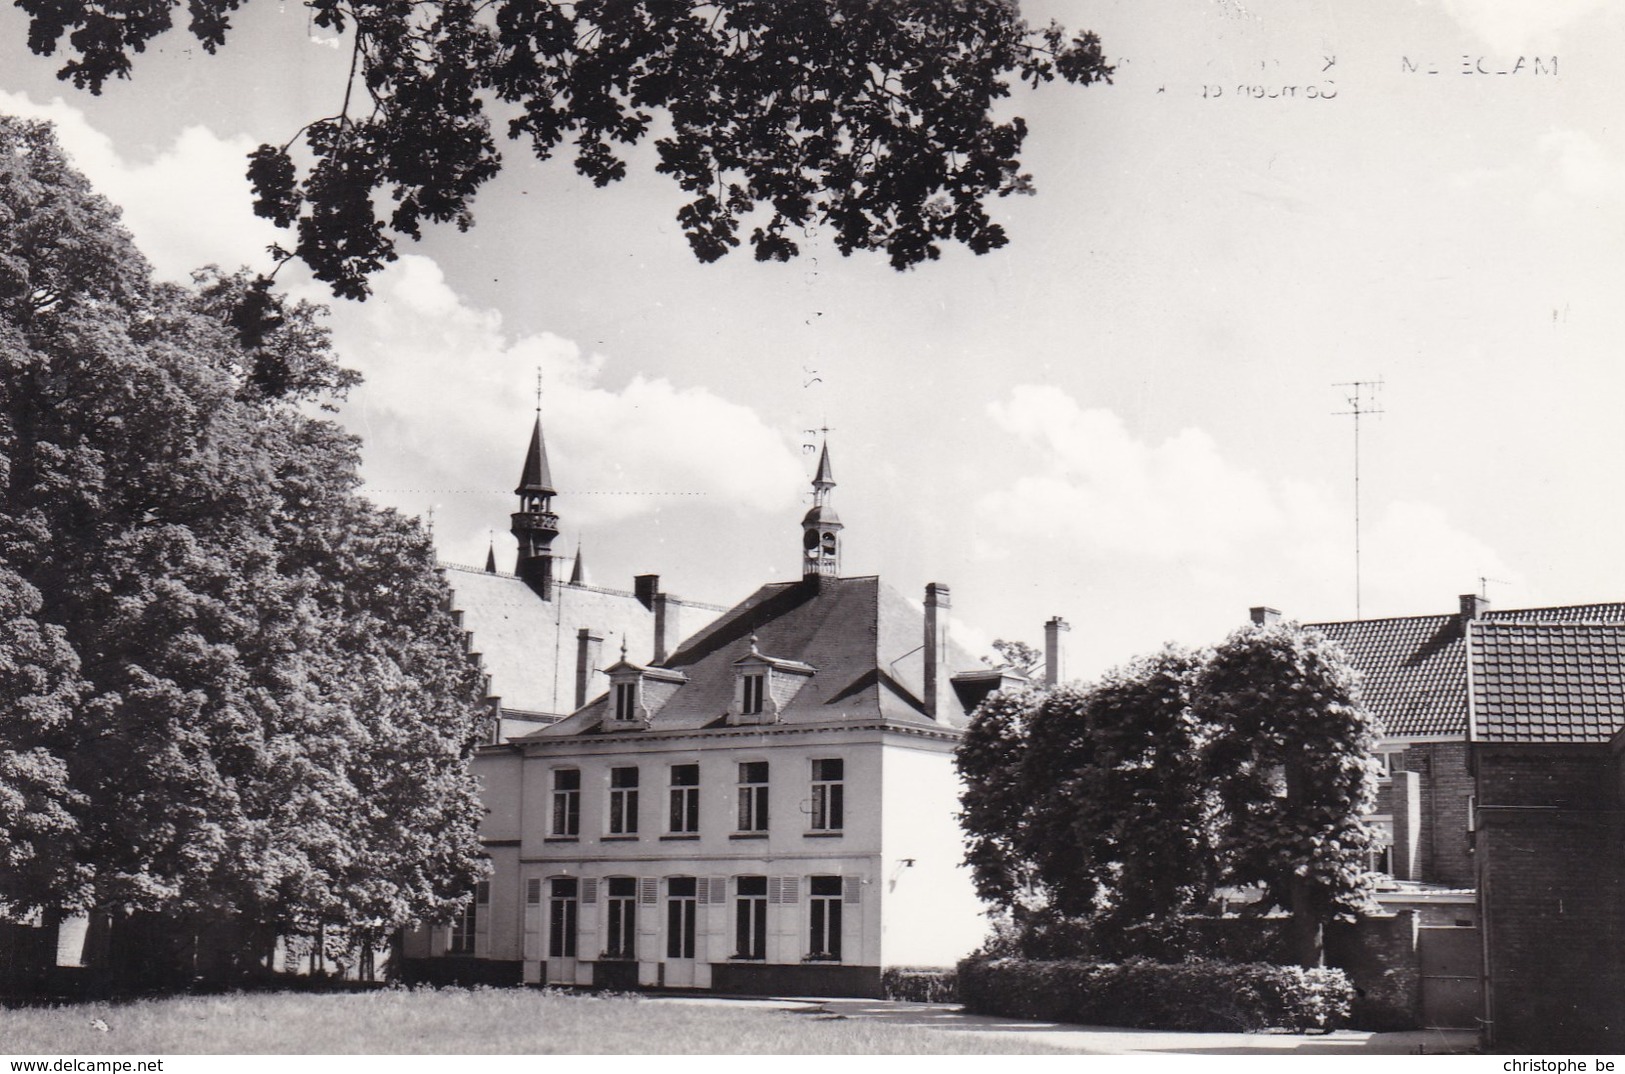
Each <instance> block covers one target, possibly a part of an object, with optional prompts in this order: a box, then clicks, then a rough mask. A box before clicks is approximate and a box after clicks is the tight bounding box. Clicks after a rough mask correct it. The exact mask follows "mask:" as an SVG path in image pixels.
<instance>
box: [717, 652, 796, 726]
mask: <svg viewBox="0 0 1625 1074" xmlns="http://www.w3.org/2000/svg"><path fill="white" fill-rule="evenodd" d="M733 666H734V691H733V700H732V701H731V703H730V704H729V705H728V722H729V723H730V724H767V723H778V722H779V713H780V712H782V711H783V710H784V707H785V706H786V705H788V704H789V703H790V702H791V700H793V699H794V698H795V696H796V694H798V693H800V692H801V688H802V687H803V686H805V685H806V684H807V680H808V679H810V678H812V676H813V673H814V670H815V669H814V668H813V666H812V665H811V664H803V663H802V662H801V661H799V660H780V659H778V658H776V657H772V656H766V655H764V654H763V653H762V651H761V649H759V648H758V647H757V642H756V636H755V635H751V639H750V652H748V653H746V654H745V655H744V656H742V657H740V658H739V659H738V660H735V661H734V665H733Z"/></svg>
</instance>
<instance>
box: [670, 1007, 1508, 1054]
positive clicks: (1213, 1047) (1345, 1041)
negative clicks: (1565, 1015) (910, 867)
mask: <svg viewBox="0 0 1625 1074" xmlns="http://www.w3.org/2000/svg"><path fill="white" fill-rule="evenodd" d="M647 998H648V1000H649V1001H651V1002H658V1003H703V1004H750V1005H754V1006H763V1007H773V1008H777V1009H779V1010H788V1011H793V1012H795V1013H799V1014H806V1015H808V1016H809V1017H814V1018H866V1019H869V1020H871V1021H877V1022H889V1023H892V1024H895V1025H908V1026H918V1027H923V1028H926V1029H932V1030H937V1031H939V1032H943V1033H974V1034H977V1035H978V1036H983V1037H990V1038H998V1037H1007V1038H1009V1039H1010V1040H1012V1041H1014V1040H1015V1039H1017V1038H1020V1039H1022V1040H1026V1041H1032V1042H1034V1043H1038V1044H1043V1045H1045V1046H1047V1047H1051V1048H1060V1049H1064V1050H1066V1051H1069V1052H1078V1053H1080V1054H1085V1055H1147V1054H1157V1053H1178V1054H1183V1055H1276V1054H1283V1055H1442V1054H1447V1053H1462V1052H1472V1051H1474V1050H1476V1047H1477V1044H1478V1035H1477V1034H1476V1033H1475V1032H1473V1031H1472V1030H1468V1029H1422V1030H1411V1031H1407V1032H1402V1033H1366V1032H1362V1031H1358V1030H1350V1029H1344V1030H1339V1031H1338V1032H1336V1033H1325V1034H1304V1033H1176V1032H1170V1031H1163V1030H1154V1029H1117V1028H1113V1027H1109V1026H1076V1025H1067V1024H1065V1023H1060V1022H1026V1021H1021V1020H1019V1019H1014V1018H993V1017H989V1016H986V1015H979V1014H965V1013H964V1012H962V1011H961V1010H960V1009H959V1007H958V1006H956V1005H953V1004H945V1003H896V1002H890V1001H887V1000H873V999H822V998H817V997H790V998H785V999H770V1000H761V999H756V1000H748V999H721V998H716V997H709V996H706V997H700V996H693V997H689V996H683V997H678V996H662V997H659V998H656V997H652V996H651V997H647Z"/></svg>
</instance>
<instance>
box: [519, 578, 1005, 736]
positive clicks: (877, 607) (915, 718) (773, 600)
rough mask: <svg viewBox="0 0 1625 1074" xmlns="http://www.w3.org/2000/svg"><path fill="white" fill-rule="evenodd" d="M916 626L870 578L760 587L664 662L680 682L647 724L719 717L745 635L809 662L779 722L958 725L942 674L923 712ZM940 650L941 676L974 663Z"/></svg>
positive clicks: (589, 721)
mask: <svg viewBox="0 0 1625 1074" xmlns="http://www.w3.org/2000/svg"><path fill="white" fill-rule="evenodd" d="M923 624H924V620H923V612H922V611H921V609H920V608H919V606H917V605H914V604H912V603H911V602H909V601H908V600H907V599H906V598H904V597H903V595H902V594H900V593H898V592H897V591H896V590H894V589H892V588H891V587H890V586H888V585H886V584H885V583H884V582H882V581H880V579H878V578H873V577H868V578H827V579H824V580H823V581H822V582H821V583H820V584H817V585H812V584H808V583H807V582H804V581H800V582H777V583H773V584H770V585H765V586H762V587H761V588H760V589H758V590H757V591H756V592H755V593H753V594H751V595H750V596H749V597H747V598H746V599H745V600H744V601H742V602H741V603H740V604H738V605H736V606H735V607H733V608H732V609H730V610H729V611H727V612H725V613H724V614H723V615H722V616H721V618H719V619H718V620H716V622H714V623H712V624H711V625H710V626H709V627H707V628H706V629H704V630H702V631H700V632H699V633H697V634H695V635H694V636H693V637H692V638H690V639H689V640H688V641H687V642H685V643H684V644H683V646H682V648H681V649H679V650H678V651H677V652H675V653H673V654H672V655H671V657H669V658H668V659H667V660H665V661H664V662H663V666H665V667H669V668H672V669H675V670H678V671H681V672H683V673H684V674H685V675H687V676H688V680H689V681H688V682H687V683H686V684H685V685H683V686H680V687H678V688H677V690H676V692H675V693H674V694H673V695H672V697H671V699H670V700H669V701H667V702H666V703H665V704H664V705H663V706H661V708H660V710H659V711H658V712H656V713H655V714H654V715H653V717H652V720H651V727H652V729H654V730H695V729H698V728H702V727H708V726H712V725H715V724H718V723H719V721H721V720H722V718H723V716H724V715H725V714H726V712H727V711H728V707H729V705H730V703H731V701H732V698H733V694H734V686H735V677H736V674H737V671H736V669H735V667H734V664H735V662H736V661H738V660H739V659H740V658H741V657H744V656H746V655H747V654H749V652H750V651H751V644H752V639H753V638H754V639H755V644H756V647H757V649H758V651H759V652H760V653H762V654H763V655H764V656H769V657H772V658H774V659H776V660H790V661H799V662H802V663H805V664H809V665H811V666H812V668H813V669H814V670H813V674H812V675H811V676H810V677H808V678H807V680H806V682H805V683H804V684H803V685H802V686H801V688H800V690H799V691H798V692H797V693H796V695H795V697H794V699H793V700H791V701H790V702H789V703H788V704H787V705H786V706H785V707H784V709H783V710H782V711H781V712H780V713H779V721H780V722H781V723H785V724H798V723H801V724H805V723H814V722H820V721H828V720H837V719H852V718H866V719H889V720H896V721H901V722H905V723H915V724H920V725H922V726H942V725H943V724H946V725H947V726H949V727H963V726H964V725H965V723H966V717H967V713H966V712H965V709H964V706H963V705H962V704H961V703H960V702H959V699H958V696H957V694H956V692H955V691H954V689H953V686H952V685H951V684H950V683H949V682H948V681H946V677H945V678H944V681H943V682H942V684H941V687H942V691H943V698H944V702H945V704H946V705H947V708H948V712H947V714H946V716H945V717H944V719H942V720H941V721H940V722H939V721H937V720H933V719H932V718H931V717H929V716H927V715H926V714H925V711H924V708H923V705H922V702H921V700H920V699H921V697H922V696H923V681H924V674H923V672H924V662H923V657H922V645H921V642H922V641H923V637H924V625H923ZM948 649H949V651H948V659H947V664H948V672H949V674H950V675H951V674H953V673H954V672H957V671H962V670H966V669H970V668H977V667H981V666H982V665H980V664H979V663H978V662H977V661H976V660H975V659H974V658H972V657H971V656H969V655H968V654H967V653H965V651H964V650H963V649H961V648H960V647H959V646H957V645H955V644H953V643H952V641H951V640H950V642H949V646H948ZM607 704H608V699H607V698H599V699H598V700H597V701H594V702H593V703H592V704H590V705H588V706H587V707H586V708H584V709H582V710H581V711H580V712H578V713H576V714H575V715H573V716H571V717H570V718H569V719H568V720H565V721H563V722H561V723H558V724H555V725H553V726H552V727H548V728H544V729H542V730H540V731H538V732H536V734H535V736H534V737H552V736H555V735H567V734H581V733H591V732H592V731H593V730H594V729H595V728H596V727H597V726H598V725H599V723H600V722H601V721H602V720H603V718H604V715H605V710H606V707H607Z"/></svg>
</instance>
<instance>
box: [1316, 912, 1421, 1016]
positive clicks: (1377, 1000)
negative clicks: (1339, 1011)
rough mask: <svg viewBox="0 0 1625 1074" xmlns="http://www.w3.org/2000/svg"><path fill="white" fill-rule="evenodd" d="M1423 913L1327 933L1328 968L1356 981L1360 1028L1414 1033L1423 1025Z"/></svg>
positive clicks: (1368, 919) (1372, 920)
mask: <svg viewBox="0 0 1625 1074" xmlns="http://www.w3.org/2000/svg"><path fill="white" fill-rule="evenodd" d="M1417 923H1418V922H1417V914H1416V911H1414V910H1401V911H1400V912H1399V913H1397V914H1393V915H1391V916H1388V915H1384V916H1380V917H1378V916H1373V917H1362V918H1360V919H1359V920H1358V921H1356V922H1354V923H1352V924H1332V925H1330V926H1328V927H1327V929H1326V964H1327V965H1329V966H1336V967H1338V968H1339V969H1341V970H1343V972H1345V973H1347V974H1348V975H1349V980H1350V981H1352V982H1353V983H1354V989H1355V992H1354V1011H1353V1016H1352V1018H1351V1020H1350V1024H1352V1025H1353V1026H1354V1027H1355V1028H1357V1029H1372V1030H1392V1029H1414V1028H1416V1027H1417V1026H1419V1025H1421V1024H1422V1021H1421V1016H1422V969H1421V964H1420V962H1419V961H1418V956H1417Z"/></svg>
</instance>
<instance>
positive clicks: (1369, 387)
mask: <svg viewBox="0 0 1625 1074" xmlns="http://www.w3.org/2000/svg"><path fill="white" fill-rule="evenodd" d="M1332 387H1334V388H1347V389H1348V405H1349V409H1347V410H1338V411H1333V414H1334V416H1336V417H1340V418H1341V417H1352V418H1353V419H1354V618H1356V619H1359V618H1360V610H1361V609H1360V419H1361V418H1362V417H1364V416H1365V415H1367V414H1381V413H1382V412H1383V411H1382V407H1381V406H1379V405H1378V403H1377V393H1378V392H1379V391H1381V390H1382V381H1381V380H1348V381H1342V382H1340V383H1337V384H1333V385H1332Z"/></svg>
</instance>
